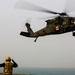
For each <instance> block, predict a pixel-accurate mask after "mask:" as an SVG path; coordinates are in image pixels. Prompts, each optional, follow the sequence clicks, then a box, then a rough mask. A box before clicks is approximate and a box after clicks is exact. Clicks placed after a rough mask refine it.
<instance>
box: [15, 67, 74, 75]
mask: <svg viewBox="0 0 75 75" xmlns="http://www.w3.org/2000/svg"><path fill="white" fill-rule="evenodd" d="M14 72H15V73H21V74H32V75H75V68H19V69H15V70H14Z"/></svg>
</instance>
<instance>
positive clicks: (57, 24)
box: [20, 4, 75, 42]
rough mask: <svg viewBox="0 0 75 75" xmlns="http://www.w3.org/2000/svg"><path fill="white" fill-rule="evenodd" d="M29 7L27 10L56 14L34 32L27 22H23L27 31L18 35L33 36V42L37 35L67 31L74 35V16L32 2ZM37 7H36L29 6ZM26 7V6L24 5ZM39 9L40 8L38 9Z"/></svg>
mask: <svg viewBox="0 0 75 75" xmlns="http://www.w3.org/2000/svg"><path fill="white" fill-rule="evenodd" d="M29 5H30V7H28V8H27V9H29V10H35V11H41V12H46V13H51V14H55V15H58V16H56V17H55V18H53V19H48V20H46V21H45V22H46V27H44V28H42V29H40V30H38V31H36V32H34V31H33V30H32V29H31V27H30V26H31V25H30V24H29V23H28V22H27V23H25V26H26V27H27V32H24V31H21V32H20V35H22V36H26V37H30V38H35V40H34V42H36V40H37V38H38V37H41V36H46V35H56V34H63V33H67V32H72V35H73V36H75V32H74V31H75V17H71V16H69V15H68V14H67V12H61V13H59V12H54V11H50V10H47V9H44V8H41V7H40V6H36V5H34V4H29ZM31 6H33V7H37V8H38V9H37V8H36V9H34V8H31ZM26 7H27V6H26ZM25 9H26V8H25ZM40 9H41V10H40Z"/></svg>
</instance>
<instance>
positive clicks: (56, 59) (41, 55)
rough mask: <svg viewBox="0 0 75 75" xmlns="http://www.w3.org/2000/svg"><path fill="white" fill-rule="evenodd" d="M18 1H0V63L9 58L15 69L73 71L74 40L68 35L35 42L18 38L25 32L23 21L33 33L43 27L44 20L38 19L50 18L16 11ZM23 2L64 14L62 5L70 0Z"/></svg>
mask: <svg viewBox="0 0 75 75" xmlns="http://www.w3.org/2000/svg"><path fill="white" fill-rule="evenodd" d="M18 1H19V0H0V63H2V62H4V61H5V57H6V56H10V57H11V58H12V59H14V60H15V61H16V62H17V63H18V65H19V67H46V68H75V37H73V36H72V32H70V33H66V34H62V35H49V36H45V37H39V38H38V39H37V42H36V43H35V42H34V39H35V38H27V37H23V36H20V35H19V34H20V32H21V31H27V29H26V27H25V23H26V22H29V23H31V28H32V29H33V31H37V30H39V29H41V28H43V27H45V26H46V25H45V24H46V23H45V20H40V19H38V18H42V17H50V16H53V15H52V14H49V13H42V12H35V11H28V10H23V9H16V8H15V7H14V6H15V4H16V3H17V2H18ZM21 1H22V0H21ZM27 1H28V2H31V3H34V4H36V5H39V6H41V7H44V8H47V9H49V10H52V11H56V12H63V11H65V10H66V11H68V10H67V9H68V8H67V7H68V6H67V5H66V3H67V2H68V1H70V0H67V1H66V0H27ZM71 1H72V0H71ZM73 1H74V0H73ZM73 3H74V2H73ZM74 4H75V3H74ZM70 6H71V5H70ZM65 8H66V9H65ZM73 8H74V7H73ZM71 11H73V12H74V10H71ZM73 14H74V13H73ZM70 15H72V14H70Z"/></svg>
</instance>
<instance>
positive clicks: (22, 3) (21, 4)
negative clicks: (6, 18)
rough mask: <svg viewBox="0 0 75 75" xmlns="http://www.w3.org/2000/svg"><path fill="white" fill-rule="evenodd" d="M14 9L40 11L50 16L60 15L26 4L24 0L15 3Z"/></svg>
mask: <svg viewBox="0 0 75 75" xmlns="http://www.w3.org/2000/svg"><path fill="white" fill-rule="evenodd" d="M15 8H19V9H26V10H34V11H40V12H45V13H52V14H60V13H58V12H54V11H50V10H47V9H45V8H43V7H40V6H38V5H35V4H32V3H29V2H26V1H24V0H20V1H19V2H17V3H16V4H15Z"/></svg>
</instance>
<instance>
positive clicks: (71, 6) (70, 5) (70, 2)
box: [65, 0, 75, 13]
mask: <svg viewBox="0 0 75 75" xmlns="http://www.w3.org/2000/svg"><path fill="white" fill-rule="evenodd" d="M74 11H75V0H67V2H66V8H65V12H67V13H70V12H74Z"/></svg>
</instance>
